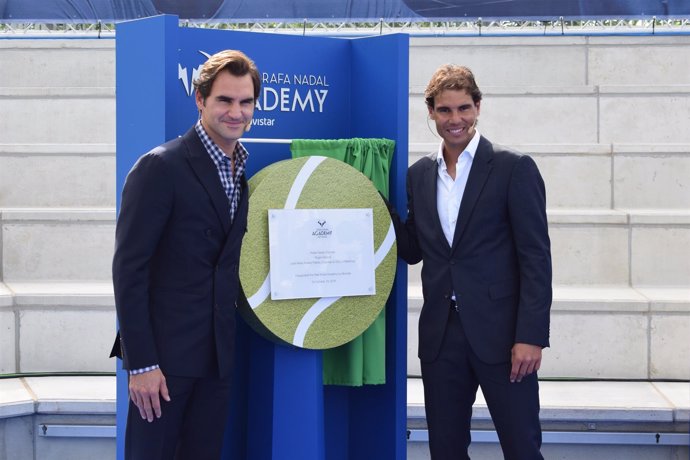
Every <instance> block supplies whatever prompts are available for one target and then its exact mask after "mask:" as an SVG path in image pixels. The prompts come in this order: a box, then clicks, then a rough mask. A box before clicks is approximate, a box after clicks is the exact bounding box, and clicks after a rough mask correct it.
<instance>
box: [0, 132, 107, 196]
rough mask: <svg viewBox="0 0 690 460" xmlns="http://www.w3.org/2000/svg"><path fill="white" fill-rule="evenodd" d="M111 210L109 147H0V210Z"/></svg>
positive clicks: (97, 145)
mask: <svg viewBox="0 0 690 460" xmlns="http://www.w3.org/2000/svg"><path fill="white" fill-rule="evenodd" d="M47 207H50V208H71V207H110V208H114V207H115V145H113V144H0V208H47Z"/></svg>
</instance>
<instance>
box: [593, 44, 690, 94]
mask: <svg viewBox="0 0 690 460" xmlns="http://www.w3.org/2000/svg"><path fill="white" fill-rule="evenodd" d="M688 45H690V43H687V41H686V43H685V44H679V43H677V44H672V45H662V44H658V45H656V44H654V43H652V42H650V41H647V42H646V43H639V44H628V45H623V44H622V43H618V44H614V45H609V46H607V45H602V46H590V47H588V49H587V53H588V63H587V64H588V66H587V69H588V80H589V83H590V84H593V85H613V84H616V85H639V86H640V88H641V89H648V88H649V85H650V82H653V84H654V85H687V84H690V46H688ZM671 56H672V57H671Z"/></svg>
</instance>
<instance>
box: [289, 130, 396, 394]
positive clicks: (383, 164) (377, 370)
mask: <svg viewBox="0 0 690 460" xmlns="http://www.w3.org/2000/svg"><path fill="white" fill-rule="evenodd" d="M394 148H395V142H394V141H392V140H390V139H371V138H367V139H364V138H352V139H293V141H292V143H291V144H290V151H291V152H292V157H293V158H300V157H305V156H314V155H318V156H324V157H329V158H335V159H337V160H340V161H343V162H345V163H347V164H349V165H350V166H352V167H353V168H355V169H357V170H358V171H360V172H361V173H362V174H364V175H365V176H367V177H368V178H369V179H370V180H371V181H372V183H373V184H374V186H375V187H376V189H377V190H378V191H379V192H381V194H382V195H383V196H385V197H386V198H388V183H389V173H390V166H391V162H392V160H393V150H394ZM323 383H324V384H325V385H347V386H361V385H379V384H384V383H386V309H385V308H384V309H383V310H382V311H381V314H380V315H379V316H378V318H376V320H375V321H374V323H373V324H372V325H371V326H370V327H369V328H368V329H367V330H366V331H364V333H362V335H360V336H359V337H357V338H355V339H354V340H353V341H351V342H349V343H346V344H345V345H342V346H340V347H337V348H332V349H330V350H324V352H323Z"/></svg>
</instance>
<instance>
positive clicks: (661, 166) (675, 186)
mask: <svg viewBox="0 0 690 460" xmlns="http://www.w3.org/2000/svg"><path fill="white" fill-rule="evenodd" d="M689 126H690V125H689ZM613 164H614V166H613V171H614V181H613V194H614V206H615V207H616V208H628V209H638V208H641V209H655V208H662V209H689V208H690V186H689V182H688V178H690V155H679V154H677V155H648V156H645V155H614V157H613Z"/></svg>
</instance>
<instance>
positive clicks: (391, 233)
mask: <svg viewBox="0 0 690 460" xmlns="http://www.w3.org/2000/svg"><path fill="white" fill-rule="evenodd" d="M393 243H395V227H393V222H392V221H391V224H390V226H389V227H388V233H386V237H385V238H384V239H383V242H382V243H381V246H379V248H378V249H377V250H376V253H375V254H374V265H375V266H376V268H378V267H379V264H381V262H383V259H385V258H386V255H387V254H388V251H390V250H391V248H392V247H393Z"/></svg>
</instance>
